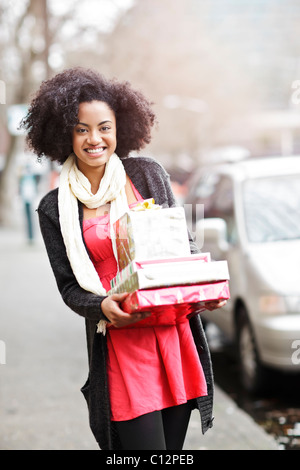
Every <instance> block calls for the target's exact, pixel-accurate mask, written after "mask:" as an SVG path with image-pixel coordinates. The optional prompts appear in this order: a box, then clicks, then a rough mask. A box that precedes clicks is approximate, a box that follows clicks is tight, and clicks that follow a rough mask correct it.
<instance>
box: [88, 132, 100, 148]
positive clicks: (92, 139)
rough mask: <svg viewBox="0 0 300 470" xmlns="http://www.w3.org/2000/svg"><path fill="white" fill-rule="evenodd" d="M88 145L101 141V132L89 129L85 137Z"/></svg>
mask: <svg viewBox="0 0 300 470" xmlns="http://www.w3.org/2000/svg"><path fill="white" fill-rule="evenodd" d="M87 141H88V143H89V144H90V145H97V144H99V143H100V142H101V141H102V137H101V134H100V132H99V131H98V130H94V131H90V132H89V135H88V139H87Z"/></svg>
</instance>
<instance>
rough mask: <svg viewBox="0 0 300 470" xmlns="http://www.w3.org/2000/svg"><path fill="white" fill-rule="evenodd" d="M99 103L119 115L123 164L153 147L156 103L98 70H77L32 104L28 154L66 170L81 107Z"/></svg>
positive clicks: (26, 122) (26, 123) (49, 85)
mask: <svg viewBox="0 0 300 470" xmlns="http://www.w3.org/2000/svg"><path fill="white" fill-rule="evenodd" d="M94 100H99V101H104V102H105V103H106V104H107V105H108V106H109V107H110V108H111V109H112V111H114V113H115V116H116V122H117V148H116V153H117V155H118V156H119V157H120V158H125V157H127V156H128V154H129V153H130V152H131V151H134V150H135V151H138V150H140V149H141V148H143V147H145V145H146V144H149V143H150V141H151V128H152V126H153V125H154V123H155V122H156V117H155V114H154V112H153V110H152V108H151V105H152V103H150V102H149V101H148V100H147V99H146V98H145V96H144V95H143V94H142V93H140V92H139V91H137V90H134V89H133V88H132V87H131V85H130V83H129V82H126V81H125V82H118V81H116V80H109V79H106V78H104V77H103V76H102V75H101V74H99V73H97V72H95V71H93V70H90V69H83V68H81V67H75V68H71V69H67V70H65V71H63V72H61V73H59V74H58V75H56V76H55V77H53V78H52V79H50V80H47V81H45V82H43V83H42V85H41V87H40V89H39V90H38V92H37V94H36V95H35V97H34V99H33V100H32V102H31V104H30V107H29V110H28V114H27V116H26V117H25V118H24V119H23V120H22V122H21V127H22V128H23V129H25V130H26V131H27V137H26V141H27V144H28V147H29V149H31V150H32V151H33V152H34V153H35V154H37V156H38V158H42V157H43V156H46V157H47V158H49V159H50V160H52V161H57V162H58V163H60V164H63V163H64V162H65V160H66V159H67V158H68V156H69V155H70V153H72V151H73V149H72V130H73V128H74V127H75V125H76V124H77V123H78V117H77V116H78V111H79V104H80V103H82V102H91V101H94ZM129 121H130V125H129Z"/></svg>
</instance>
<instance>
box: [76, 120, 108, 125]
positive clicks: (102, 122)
mask: <svg viewBox="0 0 300 470" xmlns="http://www.w3.org/2000/svg"><path fill="white" fill-rule="evenodd" d="M106 122H112V121H110V120H109V119H106V120H105V121H101V122H99V124H97V125H98V126H101V125H102V124H105V123H106ZM78 124H80V125H81V126H86V127H89V125H88V124H85V123H84V122H78V123H77V125H78Z"/></svg>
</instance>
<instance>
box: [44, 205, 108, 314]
mask: <svg viewBox="0 0 300 470" xmlns="http://www.w3.org/2000/svg"><path fill="white" fill-rule="evenodd" d="M38 215H39V222H40V228H41V233H42V236H43V240H44V243H45V247H46V250H47V254H48V258H49V261H50V265H51V267H52V270H53V273H54V276H55V279H56V283H57V287H58V290H59V292H60V294H61V296H62V299H63V301H64V302H65V304H66V305H67V306H68V307H69V308H71V309H72V310H73V311H74V312H76V313H78V314H79V315H81V316H83V317H85V318H88V319H89V320H94V321H99V320H100V319H105V317H104V315H103V312H102V310H101V303H102V301H103V300H104V299H105V296H99V295H96V294H93V293H91V292H88V291H86V290H85V289H83V288H82V287H81V286H80V285H79V284H78V282H77V280H76V278H75V276H74V274H73V271H72V268H71V265H70V262H69V259H68V257H67V253H66V249H65V244H64V241H63V238H62V235H61V232H60V229H59V226H58V225H57V224H56V223H55V222H54V221H53V220H51V219H50V218H49V217H48V216H47V215H46V214H45V213H44V212H43V211H42V210H40V209H39V210H38Z"/></svg>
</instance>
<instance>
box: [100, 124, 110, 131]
mask: <svg viewBox="0 0 300 470" xmlns="http://www.w3.org/2000/svg"><path fill="white" fill-rule="evenodd" d="M110 129H111V127H110V126H107V125H106V126H103V127H101V130H102V131H103V132H107V131H109V130H110Z"/></svg>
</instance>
